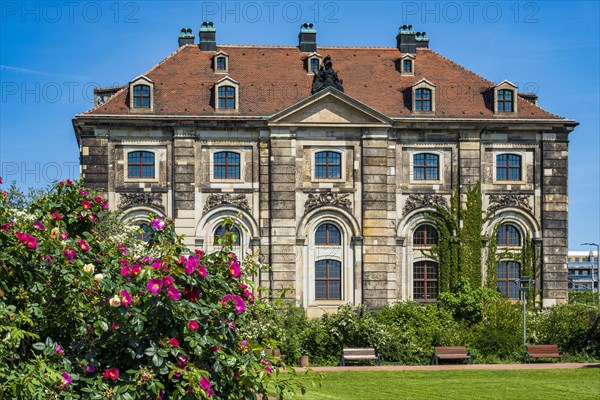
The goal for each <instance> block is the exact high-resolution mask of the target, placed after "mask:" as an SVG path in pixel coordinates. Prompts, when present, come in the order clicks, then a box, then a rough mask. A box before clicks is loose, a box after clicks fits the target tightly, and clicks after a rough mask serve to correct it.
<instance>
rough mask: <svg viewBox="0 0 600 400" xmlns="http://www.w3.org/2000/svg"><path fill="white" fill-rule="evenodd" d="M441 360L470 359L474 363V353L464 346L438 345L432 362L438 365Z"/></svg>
mask: <svg viewBox="0 0 600 400" xmlns="http://www.w3.org/2000/svg"><path fill="white" fill-rule="evenodd" d="M440 360H469V364H473V355H472V354H471V353H469V352H468V351H467V348H466V347H464V346H436V347H435V354H434V355H433V359H432V360H431V364H435V365H438V364H439V361H440Z"/></svg>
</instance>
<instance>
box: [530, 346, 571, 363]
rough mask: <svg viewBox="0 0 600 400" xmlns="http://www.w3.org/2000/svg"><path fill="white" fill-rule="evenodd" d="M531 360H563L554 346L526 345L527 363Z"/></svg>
mask: <svg viewBox="0 0 600 400" xmlns="http://www.w3.org/2000/svg"><path fill="white" fill-rule="evenodd" d="M532 358H563V356H562V354H560V352H559V351H558V346H557V345H555V344H530V345H527V362H528V363H530V362H531V359H532Z"/></svg>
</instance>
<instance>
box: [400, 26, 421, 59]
mask: <svg viewBox="0 0 600 400" xmlns="http://www.w3.org/2000/svg"><path fill="white" fill-rule="evenodd" d="M416 34H417V32H415V31H413V30H412V25H402V26H401V27H400V32H398V35H396V47H398V49H399V50H400V52H401V53H410V54H415V53H416V52H417V45H416V41H415V36H416Z"/></svg>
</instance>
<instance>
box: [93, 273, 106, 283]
mask: <svg viewBox="0 0 600 400" xmlns="http://www.w3.org/2000/svg"><path fill="white" fill-rule="evenodd" d="M102 279H104V275H102V274H96V275H94V280H95V281H96V282H100V281H102Z"/></svg>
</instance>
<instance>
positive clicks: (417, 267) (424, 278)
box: [413, 261, 438, 302]
mask: <svg viewBox="0 0 600 400" xmlns="http://www.w3.org/2000/svg"><path fill="white" fill-rule="evenodd" d="M437 296H438V264H437V263H435V262H433V261H419V262H416V263H414V264H413V300H415V301H418V302H428V301H435V300H437Z"/></svg>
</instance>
